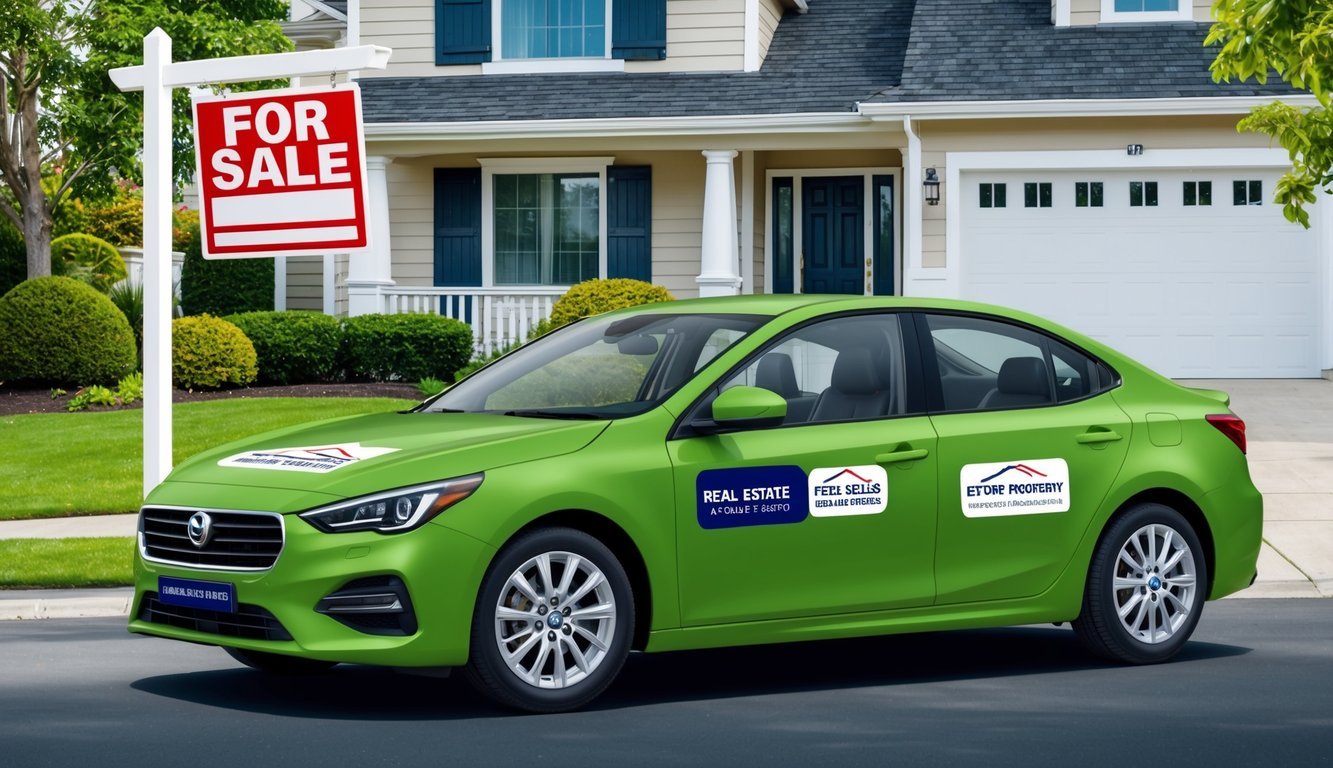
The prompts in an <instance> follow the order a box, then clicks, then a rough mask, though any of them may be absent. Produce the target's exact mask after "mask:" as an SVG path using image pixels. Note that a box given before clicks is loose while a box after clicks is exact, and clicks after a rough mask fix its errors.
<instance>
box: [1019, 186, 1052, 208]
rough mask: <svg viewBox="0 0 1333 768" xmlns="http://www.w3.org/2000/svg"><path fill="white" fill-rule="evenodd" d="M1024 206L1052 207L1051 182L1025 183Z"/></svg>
mask: <svg viewBox="0 0 1333 768" xmlns="http://www.w3.org/2000/svg"><path fill="white" fill-rule="evenodd" d="M1023 206H1024V207H1025V208H1050V207H1051V185H1050V182H1045V181H1043V182H1032V181H1029V182H1027V183H1025V184H1024V185H1023Z"/></svg>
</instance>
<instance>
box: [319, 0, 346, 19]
mask: <svg viewBox="0 0 1333 768" xmlns="http://www.w3.org/2000/svg"><path fill="white" fill-rule="evenodd" d="M320 2H322V3H324V4H325V5H327V6H328V7H330V8H332V9H333V10H335V11H337V12H339V13H341V14H342V15H344V16H346V15H347V0H320Z"/></svg>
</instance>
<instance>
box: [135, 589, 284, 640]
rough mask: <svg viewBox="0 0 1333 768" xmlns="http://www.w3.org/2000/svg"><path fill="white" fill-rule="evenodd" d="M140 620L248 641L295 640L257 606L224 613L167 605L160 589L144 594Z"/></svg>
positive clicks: (140, 607) (267, 613) (279, 623)
mask: <svg viewBox="0 0 1333 768" xmlns="http://www.w3.org/2000/svg"><path fill="white" fill-rule="evenodd" d="M139 621H146V622H148V623H149V624H166V625H167V626H171V627H179V628H181V629H189V630H193V631H195V632H203V633H205V634H209V635H223V636H225V637H239V638H243V639H245V640H291V639H292V636H291V633H289V632H288V631H287V629H286V627H283V626H282V622H280V621H278V619H277V617H275V616H274V615H273V614H271V613H269V612H268V611H266V610H264V609H263V608H260V607H259V606H257V605H246V604H245V603H241V604H240V605H238V606H236V613H224V612H222V611H210V610H207V609H204V608H187V607H185V606H181V605H165V604H163V603H162V602H161V601H160V600H158V599H157V593H156V592H145V593H144V595H143V601H142V602H141V603H140V604H139Z"/></svg>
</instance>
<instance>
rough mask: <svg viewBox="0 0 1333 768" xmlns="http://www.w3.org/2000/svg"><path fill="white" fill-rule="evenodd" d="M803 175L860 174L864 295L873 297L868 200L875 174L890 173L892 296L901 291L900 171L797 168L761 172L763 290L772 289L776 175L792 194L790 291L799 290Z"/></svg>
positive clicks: (871, 226) (872, 231) (871, 218)
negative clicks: (862, 204) (891, 189)
mask: <svg viewBox="0 0 1333 768" xmlns="http://www.w3.org/2000/svg"><path fill="white" fill-rule="evenodd" d="M806 176H861V177H862V178H863V179H864V182H865V187H864V189H865V194H864V197H863V198H862V199H863V200H864V211H863V218H864V219H865V220H864V221H863V222H862V225H863V227H864V230H863V231H864V233H865V234H864V236H863V239H864V241H865V258H866V260H867V261H866V264H867V265H868V266H867V267H866V273H867V278H866V284H867V285H868V287H867V288H866V289H865V293H864V294H863V295H865V296H873V295H874V293H875V288H874V286H875V273H874V263H875V258H874V257H875V217H874V214H873V209H872V208H871V202H872V201H873V200H874V194H875V177H876V176H892V177H893V210H894V217H893V295H894V296H902V295H904V294H903V284H902V277H903V251H902V246H903V220H904V219H903V215H902V204H903V183H902V179H903V172H902V169H901V168H867V167H861V168H801V169H799V170H783V169H780V168H777V169H770V170H768V171H765V172H764V293H772V292H773V271H774V269H773V253H774V250H775V249H774V248H773V179H774V178H777V177H781V178H790V179H791V180H792V182H791V196H792V223H791V239H792V249H791V257H792V265H791V274H792V281H791V282H792V286H791V289H792V293H793V294H799V293H801V283H802V282H803V278H802V275H801V260H802V259H803V258H804V256H805V254H804V252H803V250H802V247H801V243H802V241H803V239H804V237H805V230H804V226H803V222H802V221H801V219H802V216H801V184H802V181H803V180H804V179H805V177H806Z"/></svg>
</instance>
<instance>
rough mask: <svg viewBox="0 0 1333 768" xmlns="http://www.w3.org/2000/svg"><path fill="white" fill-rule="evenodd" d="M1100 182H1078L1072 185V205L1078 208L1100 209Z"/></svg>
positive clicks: (1101, 197)
mask: <svg viewBox="0 0 1333 768" xmlns="http://www.w3.org/2000/svg"><path fill="white" fill-rule="evenodd" d="M1102 200H1103V196H1102V182H1100V181H1079V182H1075V184H1074V205H1075V206H1076V207H1078V208H1101V207H1102Z"/></svg>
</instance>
